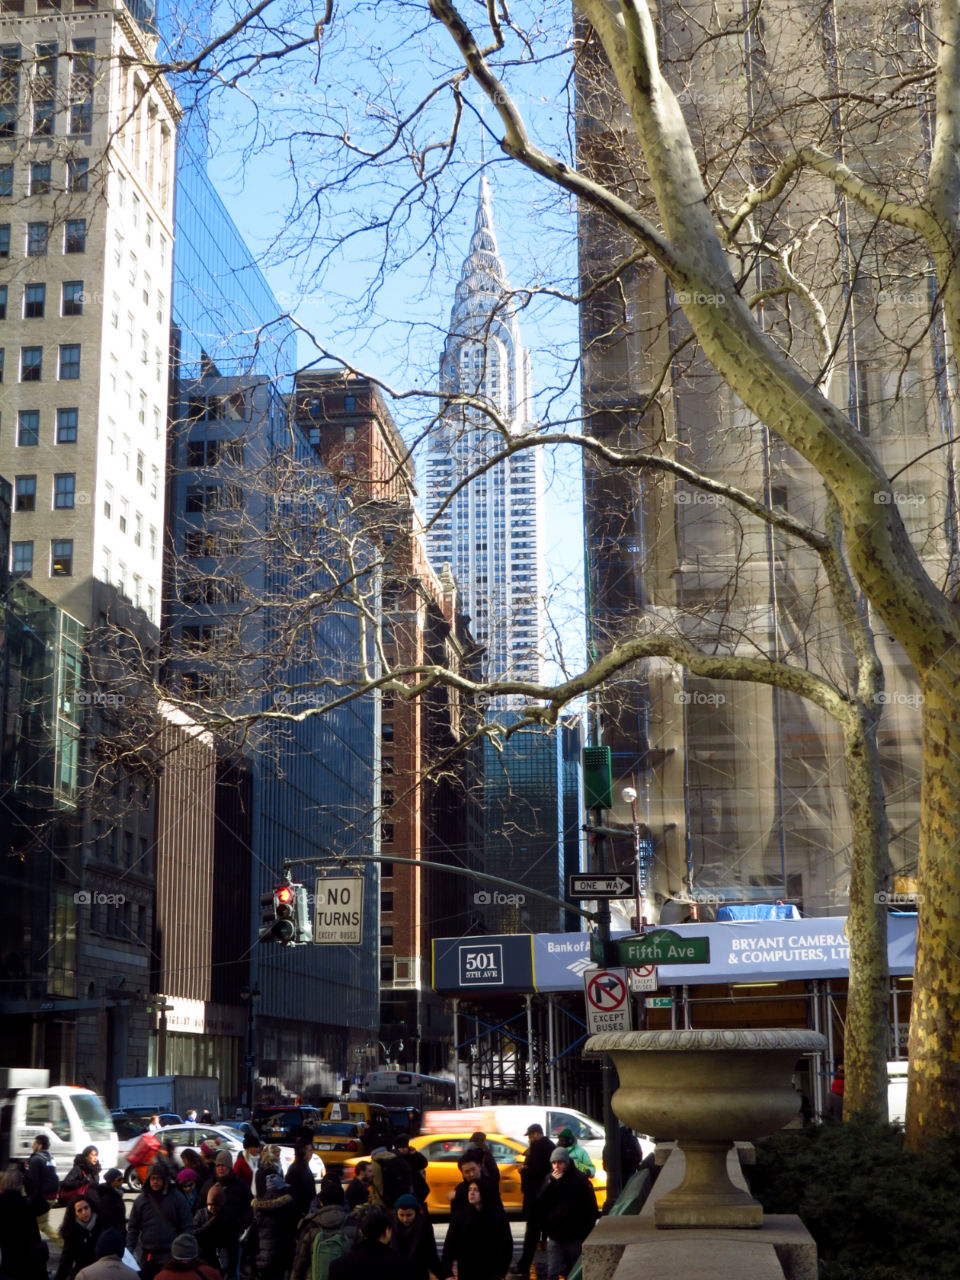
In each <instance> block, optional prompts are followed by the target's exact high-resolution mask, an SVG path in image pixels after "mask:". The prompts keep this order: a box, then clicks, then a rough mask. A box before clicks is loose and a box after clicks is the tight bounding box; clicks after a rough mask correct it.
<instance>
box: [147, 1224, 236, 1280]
mask: <svg viewBox="0 0 960 1280" xmlns="http://www.w3.org/2000/svg"><path fill="white" fill-rule="evenodd" d="M184 1277H189V1278H190V1280H220V1272H219V1271H215V1270H214V1269H213V1267H211V1266H210V1265H209V1264H208V1263H206V1262H201V1261H200V1254H199V1250H198V1249H197V1239H196V1236H192V1235H189V1234H188V1233H187V1232H184V1234H183V1235H182V1236H177V1238H176V1239H175V1240H174V1241H173V1243H172V1244H171V1246H170V1261H169V1262H168V1263H167V1264H166V1266H165V1267H164V1268H163V1270H162V1271H158V1272H157V1278H156V1280H184Z"/></svg>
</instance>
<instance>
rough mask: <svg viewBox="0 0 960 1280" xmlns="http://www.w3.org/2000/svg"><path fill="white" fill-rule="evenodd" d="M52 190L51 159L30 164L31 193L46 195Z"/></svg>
mask: <svg viewBox="0 0 960 1280" xmlns="http://www.w3.org/2000/svg"><path fill="white" fill-rule="evenodd" d="M49 191H50V161H49V160H44V161H39V162H37V163H35V164H32V165H31V166H30V194H31V195H32V196H45V195H47V194H49Z"/></svg>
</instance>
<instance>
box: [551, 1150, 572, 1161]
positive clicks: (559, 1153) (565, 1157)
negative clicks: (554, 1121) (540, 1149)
mask: <svg viewBox="0 0 960 1280" xmlns="http://www.w3.org/2000/svg"><path fill="white" fill-rule="evenodd" d="M558 1161H559V1162H562V1163H563V1164H569V1163H570V1152H569V1151H568V1150H567V1148H566V1147H554V1148H553V1150H552V1151H551V1152H550V1163H551V1164H557V1162H558Z"/></svg>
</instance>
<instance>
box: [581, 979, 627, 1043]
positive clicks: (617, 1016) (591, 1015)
mask: <svg viewBox="0 0 960 1280" xmlns="http://www.w3.org/2000/svg"><path fill="white" fill-rule="evenodd" d="M583 990H584V995H585V996H586V999H587V1029H588V1030H589V1032H590V1034H591V1035H596V1033H597V1032H598V1031H632V1030H633V1025H632V1022H631V1016H630V999H629V995H628V988H627V971H626V969H584V971H583Z"/></svg>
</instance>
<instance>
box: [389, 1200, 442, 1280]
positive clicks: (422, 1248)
mask: <svg viewBox="0 0 960 1280" xmlns="http://www.w3.org/2000/svg"><path fill="white" fill-rule="evenodd" d="M393 1211H394V1213H395V1214H396V1215H397V1221H396V1224H395V1226H394V1228H393V1233H392V1235H391V1236H390V1248H391V1249H393V1250H395V1251H396V1252H397V1253H399V1254H400V1256H401V1257H403V1258H407V1259H409V1261H410V1262H412V1263H413V1265H414V1267H415V1268H416V1278H417V1280H429V1277H430V1276H431V1275H435V1276H440V1275H443V1272H442V1271H441V1270H440V1255H439V1254H438V1252H437V1240H436V1236H434V1234H433V1226H432V1224H431V1222H430V1219H429V1218H428V1217H427V1213H426V1210H425V1209H424V1207H423V1205H422V1204H421V1203H420V1200H419V1198H418V1197H417V1196H415V1195H414V1194H413V1193H412V1192H409V1191H408V1192H407V1193H406V1194H405V1195H402V1196H400V1198H399V1199H398V1200H397V1202H396V1203H395V1204H394V1206H393Z"/></svg>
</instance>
